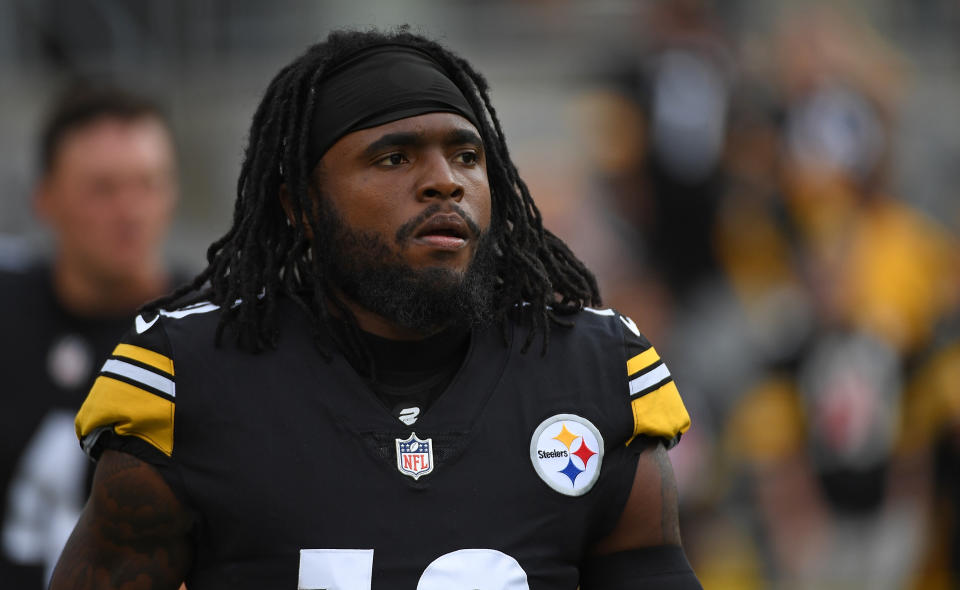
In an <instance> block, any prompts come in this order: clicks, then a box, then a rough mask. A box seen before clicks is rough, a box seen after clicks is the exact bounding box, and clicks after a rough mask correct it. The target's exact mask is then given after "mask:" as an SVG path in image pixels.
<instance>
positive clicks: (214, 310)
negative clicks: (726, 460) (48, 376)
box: [52, 29, 700, 590]
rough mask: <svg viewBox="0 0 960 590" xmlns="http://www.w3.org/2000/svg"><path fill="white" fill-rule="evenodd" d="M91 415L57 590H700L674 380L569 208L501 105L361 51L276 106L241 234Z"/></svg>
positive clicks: (431, 61)
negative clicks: (608, 300)
mask: <svg viewBox="0 0 960 590" xmlns="http://www.w3.org/2000/svg"><path fill="white" fill-rule="evenodd" d="M208 262H209V266H208V267H207V268H206V269H205V270H204V271H203V272H201V273H200V274H199V275H198V276H197V277H196V279H195V280H194V281H193V282H192V284H190V285H188V286H186V287H184V288H183V289H180V290H178V291H177V292H175V293H173V294H172V295H171V296H169V297H167V298H164V299H162V300H159V301H157V302H155V303H154V304H152V305H150V306H148V307H147V309H146V311H145V313H144V314H143V315H141V316H140V317H139V318H138V319H137V321H136V323H135V325H134V327H133V328H132V329H131V331H130V332H129V333H128V335H127V336H126V337H125V338H124V339H123V341H122V342H121V343H120V344H119V345H118V346H117V347H116V349H115V350H114V351H113V355H112V356H111V358H110V360H108V361H107V362H106V363H105V364H104V366H103V369H102V371H101V373H100V376H99V377H98V379H97V381H96V383H95V384H94V386H93V388H92V389H91V391H90V393H89V395H88V397H87V400H86V402H85V403H84V406H83V407H82V408H81V410H80V412H79V413H78V415H77V421H76V425H77V432H78V434H79V436H80V439H81V441H82V445H83V447H84V449H85V450H86V451H87V452H88V453H89V454H90V455H91V456H92V457H93V458H95V459H97V460H98V466H97V471H96V475H95V479H94V485H93V492H92V495H91V497H90V500H89V502H88V504H87V506H86V508H85V510H84V513H83V517H82V518H81V521H80V522H79V524H78V525H77V527H76V529H75V531H74V533H73V535H72V537H71V538H70V540H69V542H68V544H67V547H66V548H65V550H64V553H63V555H62V556H61V559H60V562H59V564H58V566H57V569H56V571H55V573H54V579H53V583H52V588H54V589H61V588H121V587H129V585H131V584H143V585H145V586H150V587H152V588H171V589H173V588H176V587H177V585H178V584H180V583H181V581H184V580H185V581H186V584H187V586H188V587H189V588H190V590H204V589H210V588H232V589H237V588H294V587H295V586H296V587H298V588H304V589H306V588H316V589H319V588H328V589H331V588H336V589H339V590H354V589H364V590H369V589H382V590H385V589H388V588H389V589H393V588H419V589H424V590H425V589H444V590H450V589H456V588H464V589H469V588H496V589H501V590H521V589H530V588H532V589H564V590H574V589H575V588H577V586H578V585H579V586H580V588H583V590H591V589H597V588H600V589H618V588H641V587H642V588H665V589H666V588H670V589H686V588H699V587H700V585H699V583H698V581H697V579H696V577H695V575H694V573H693V572H692V570H691V568H690V566H689V564H688V563H687V560H686V557H685V556H684V552H683V550H682V548H681V544H680V536H679V533H678V523H677V492H676V486H675V483H674V479H673V474H672V470H671V467H670V462H669V459H668V458H667V454H666V449H667V447H669V446H670V445H672V444H674V443H675V442H676V441H677V440H678V439H679V436H680V434H681V433H682V432H684V431H685V430H686V429H687V428H688V427H689V417H688V415H687V412H686V410H685V409H684V406H683V402H682V401H681V399H680V396H679V393H678V391H677V388H676V386H675V384H674V382H673V379H672V377H671V375H670V372H669V370H668V369H667V366H666V365H665V364H664V363H663V361H662V360H661V359H660V357H659V355H658V354H657V352H656V351H655V350H654V348H653V347H651V346H650V343H649V342H647V341H646V339H645V338H644V337H643V336H642V335H641V334H640V331H639V330H638V329H637V327H636V325H635V324H634V323H633V321H632V320H630V319H629V318H627V317H624V316H622V315H620V314H618V313H617V312H615V311H613V310H610V309H600V308H597V307H596V306H597V305H598V304H599V300H600V298H599V294H598V291H597V287H596V281H595V280H594V277H593V276H592V275H591V273H590V272H589V271H588V270H587V269H586V268H585V267H584V266H583V265H582V264H581V263H580V262H579V261H578V260H577V258H576V257H575V256H574V255H573V254H572V253H571V251H570V250H569V249H568V248H567V246H566V245H565V244H564V243H563V242H562V241H561V240H560V239H558V238H557V237H556V236H555V235H553V234H552V233H550V232H549V231H547V230H546V229H544V228H543V227H542V225H541V221H540V214H539V212H538V210H537V208H536V206H535V205H534V202H533V200H532V198H531V196H530V194H529V191H528V190H527V187H526V185H525V184H524V182H523V181H522V180H521V179H520V177H519V175H518V174H517V169H516V167H515V166H514V164H513V163H512V162H511V160H510V156H509V153H508V151H507V146H506V143H505V140H504V134H503V131H502V130H501V127H500V123H499V121H498V120H497V117H496V113H495V111H494V109H493V107H492V105H491V104H490V100H489V96H488V91H487V83H486V81H485V80H484V78H483V77H482V76H481V75H479V74H478V73H477V72H476V71H475V70H474V69H473V68H472V67H471V66H470V65H469V64H468V63H467V62H466V61H464V60H463V59H461V58H459V57H457V56H455V55H454V54H452V53H450V52H449V51H448V50H446V49H444V48H443V47H441V46H440V45H438V44H436V43H435V42H433V41H430V40H427V39H424V38H422V37H420V36H416V35H413V34H411V33H409V32H408V31H407V30H406V29H400V30H399V31H396V32H393V33H381V32H376V31H372V32H335V33H332V34H331V35H330V36H329V37H328V38H327V39H326V40H325V41H324V42H322V43H319V44H317V45H315V46H313V47H311V48H310V49H308V50H307V52H306V53H305V54H304V55H302V56H301V57H299V58H298V59H296V60H295V61H294V62H293V63H291V64H290V65H288V66H287V67H285V68H284V69H283V70H281V72H280V73H279V74H278V75H277V76H276V77H275V78H274V80H273V82H272V83H271V84H270V86H269V88H268V89H267V92H266V95H265V96H264V99H263V101H262V102H261V104H260V106H259V108H258V110H257V112H256V114H255V115H254V119H253V124H252V127H251V131H250V135H249V145H248V147H247V150H246V156H245V160H244V163H243V167H242V170H241V173H240V179H239V183H238V194H237V202H236V210H235V215H234V224H233V226H232V227H231V228H230V230H229V231H228V232H227V234H226V235H225V236H223V237H222V238H221V239H219V240H217V241H216V242H215V243H214V244H213V245H212V246H211V248H210V250H209V253H208Z"/></svg>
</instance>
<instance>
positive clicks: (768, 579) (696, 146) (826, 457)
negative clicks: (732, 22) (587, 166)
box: [584, 0, 957, 589]
mask: <svg viewBox="0 0 960 590" xmlns="http://www.w3.org/2000/svg"><path fill="white" fill-rule="evenodd" d="M709 8H710V4H709V3H705V2H694V1H686V0H683V1H676V2H661V3H657V4H656V5H655V7H654V9H653V12H652V15H651V17H650V19H649V20H650V22H652V23H655V25H654V26H653V27H652V28H653V29H654V31H653V32H652V35H651V36H652V38H654V39H659V41H657V42H651V43H649V44H647V45H646V46H644V47H643V48H641V49H640V50H638V51H636V52H634V53H631V54H628V56H627V57H626V58H623V59H620V60H617V63H621V64H625V66H626V67H624V68H622V69H621V70H620V71H619V73H618V74H614V75H612V76H610V77H609V78H608V83H607V85H606V90H605V91H604V92H601V93H595V94H594V95H592V96H591V97H590V99H589V100H587V101H584V104H585V106H586V107H588V109H589V110H591V114H592V115H593V116H594V119H593V120H591V121H590V122H591V123H593V124H594V126H593V128H592V129H590V130H589V131H590V134H588V135H587V140H588V142H587V147H588V149H589V152H590V155H592V156H593V161H594V167H595V176H596V178H597V179H598V180H599V182H598V192H599V193H601V194H602V195H604V197H605V198H606V200H607V203H608V204H609V211H610V215H609V222H610V229H611V230H612V233H615V234H617V235H620V236H621V237H622V239H623V241H624V242H625V243H627V244H632V245H633V252H634V255H633V256H632V257H631V258H629V259H630V261H631V263H630V264H625V263H624V255H623V253H619V254H618V255H611V256H610V257H609V258H610V260H612V261H615V262H614V264H612V265H611V268H604V269H603V272H602V273H600V274H599V277H598V278H599V280H600V281H601V282H604V281H610V282H612V283H613V286H612V288H608V292H610V293H611V294H613V295H614V296H616V294H617V293H618V292H623V293H626V294H628V295H629V294H631V293H636V292H644V291H645V292H647V293H648V294H647V295H646V296H644V297H637V296H635V295H634V296H633V298H634V305H636V306H638V307H640V308H642V309H636V308H631V305H630V303H629V302H617V305H618V306H619V307H622V308H624V309H631V312H632V313H633V314H634V315H636V316H638V317H644V318H645V319H644V321H645V323H646V324H647V325H654V326H660V327H661V328H662V333H661V334H660V335H659V336H658V339H659V340H661V341H664V342H666V343H667V344H668V347H667V348H668V350H669V353H670V355H671V358H672V359H674V360H673V362H672V364H671V367H672V368H673V370H674V371H675V372H676V374H678V375H681V376H682V378H683V379H684V383H685V390H686V392H687V397H686V400H687V403H688V404H689V405H690V406H691V407H692V408H693V410H694V411H695V412H696V413H697V415H698V417H699V420H698V422H697V427H696V428H694V429H692V430H691V432H688V433H687V435H686V437H685V445H684V447H683V448H682V449H678V451H677V452H676V453H675V454H674V457H673V460H674V464H675V466H676V470H677V475H678V479H679V480H680V481H681V482H682V483H683V485H682V486H681V488H682V489H684V490H685V494H684V496H683V497H681V502H682V504H681V507H682V509H683V510H684V511H685V512H686V514H685V517H684V519H683V522H684V525H685V539H686V540H687V547H688V552H689V553H690V555H691V561H692V562H693V563H694V564H695V566H696V568H697V571H698V574H699V575H700V577H701V579H702V580H703V581H704V585H705V586H706V587H711V588H737V589H743V588H765V587H769V585H771V584H773V585H776V586H777V587H781V586H782V587H801V588H808V587H813V588H820V587H844V588H855V587H860V588H868V587H869V588H903V587H907V586H908V585H909V584H911V583H912V580H913V578H914V572H915V570H916V569H917V566H918V564H919V563H920V562H921V561H923V560H924V557H923V552H924V551H925V550H926V549H925V548H926V547H927V545H925V544H924V543H923V539H924V536H925V534H926V522H925V519H924V511H925V510H926V509H927V508H928V506H927V505H926V504H927V502H928V498H929V495H928V492H929V490H928V489H927V488H928V486H929V483H930V481H931V477H932V475H933V474H932V473H931V471H930V469H929V467H930V466H929V459H930V455H929V453H930V452H931V448H932V446H931V445H932V444H933V442H931V444H930V445H926V446H924V445H922V444H919V441H922V440H928V436H927V435H926V434H924V435H923V436H918V431H921V430H925V429H927V428H928V426H929V429H928V430H926V432H928V433H931V435H930V436H933V435H932V433H939V434H938V435H937V437H936V438H935V441H939V443H938V444H939V446H938V447H937V449H938V451H937V452H938V455H937V457H938V465H944V464H947V461H949V457H955V455H951V454H950V452H951V451H950V449H952V448H953V447H951V444H952V442H951V441H953V439H952V438H950V436H949V435H948V434H947V433H949V432H953V431H952V430H950V429H949V428H948V427H947V426H948V425H949V424H952V422H951V421H950V420H947V419H941V420H939V422H938V423H937V424H933V423H931V422H930V421H929V420H928V421H927V422H922V423H921V422H918V421H916V420H910V419H908V418H907V416H908V415H913V414H915V413H916V412H917V411H921V410H922V412H923V413H924V415H925V416H934V415H937V416H943V415H946V416H955V415H956V414H955V413H949V412H938V411H932V410H931V408H934V407H935V408H941V409H942V408H944V407H950V408H952V407H955V406H954V405H951V404H952V403H953V402H949V401H944V400H953V399H954V398H952V397H950V396H948V395H947V394H945V393H941V394H937V395H935V396H931V394H930V391H931V388H930V387H921V386H910V385H908V384H909V383H911V382H913V381H916V380H917V378H915V377H914V375H915V373H916V372H917V370H918V369H917V367H918V365H921V364H924V363H921V362H920V361H921V360H923V359H925V358H928V357H929V359H928V360H927V361H926V363H929V364H930V366H931V367H933V368H931V369H930V370H928V371H926V372H925V373H924V375H925V376H926V377H925V378H926V379H928V380H930V379H934V378H933V377H930V374H931V373H934V372H936V374H937V375H938V377H936V378H935V379H936V381H937V382H938V384H939V387H938V391H948V390H949V389H950V387H948V386H947V385H945V384H946V383H951V384H953V383H955V381H953V380H951V379H950V378H949V376H948V375H945V374H943V372H942V371H943V370H944V368H945V367H948V366H951V365H950V363H949V362H946V361H944V360H943V359H944V358H947V355H949V353H950V350H952V349H951V348H950V347H949V346H943V345H941V348H940V349H938V350H940V354H934V353H933V352H931V351H930V344H931V338H932V337H933V335H934V333H935V330H934V327H935V326H937V325H938V324H939V323H942V319H941V318H943V317H945V316H946V317H949V315H950V313H951V311H952V310H955V309H956V284H957V283H956V281H955V280H951V279H949V278H948V277H951V276H956V266H955V260H956V258H955V257H956V242H955V240H954V239H953V237H952V236H951V235H950V234H949V233H948V232H947V231H946V230H945V228H944V227H942V226H941V225H940V224H939V223H937V222H935V221H933V220H931V219H929V218H927V217H925V216H924V215H922V214H921V213H919V212H918V211H917V210H915V209H914V208H912V207H910V206H909V205H908V204H907V203H906V202H905V201H904V200H902V199H900V198H897V197H895V196H893V195H891V193H890V186H891V178H890V177H891V172H892V166H891V160H892V157H893V150H894V147H895V143H894V142H895V130H896V127H895V124H894V120H895V116H896V110H897V106H898V104H899V102H898V101H899V97H900V95H901V93H902V91H903V89H902V85H903V76H902V70H903V68H902V66H901V65H900V63H899V59H900V58H899V57H897V56H896V54H895V53H894V52H893V51H892V50H891V49H890V48H889V47H887V46H885V45H884V43H883V42H882V41H881V40H880V39H878V38H877V36H876V35H875V34H874V33H873V32H872V31H871V30H870V29H869V28H868V27H866V26H863V25H858V24H856V23H858V22H859V21H858V20H857V19H856V18H853V17H852V16H851V15H847V16H846V18H844V17H841V16H840V15H838V14H835V13H832V12H815V13H808V14H806V15H804V16H802V17H799V18H793V19H789V20H788V25H787V26H786V27H784V29H783V31H782V34H781V35H780V36H779V37H778V38H777V39H775V40H768V39H760V38H745V39H740V40H739V44H738V45H737V46H736V53H735V54H734V53H733V50H732V49H726V47H728V46H727V45H725V44H724V43H723V40H724V38H725V37H724V35H723V34H722V28H721V27H720V26H719V24H718V23H719V21H718V20H717V19H716V18H715V15H711V13H710V11H709V10H708V9H709ZM645 16H646V14H645ZM854 16H855V15H854ZM771 41H775V42H773V43H771ZM773 48H777V50H776V51H775V50H774V49H773ZM733 55H735V56H736V59H734V57H733ZM731 62H732V63H733V66H730V65H727V66H725V67H723V66H718V65H717V64H730V63H731ZM710 64H713V65H712V66H711V65H710ZM611 82H612V83H611ZM671 89H672V90H671ZM668 90H669V92H668ZM671 113H672V116H671ZM658 120H659V122H658ZM711 121H712V123H711ZM668 123H670V124H668ZM717 134H719V137H720V138H721V140H720V141H719V143H718V142H717V139H716V138H717V137H718V135H717ZM671 145H673V146H680V147H678V148H677V149H675V150H674V149H671V148H670V146H671ZM707 146H714V149H713V150H708V149H706V147H707ZM708 154H712V156H711V157H710V158H707V157H706V156H707V155H708ZM698 157H699V159H698ZM671 158H674V159H671ZM694 161H697V162H700V165H699V166H693V165H692V163H693V162H694ZM683 162H686V163H687V164H688V165H687V166H681V165H680V164H681V163H683ZM708 163H709V165H707V164H708ZM697 172H699V173H697ZM665 178H666V179H670V182H665V180H664V179H665ZM666 227H670V228H672V229H671V230H669V231H668V232H666V233H667V234H668V235H666V236H664V235H663V233H664V231H663V229H662V228H666ZM658 236H659V237H658ZM626 251H627V252H629V251H630V249H629V247H628V248H627V249H626ZM664 266H667V267H669V268H668V270H667V271H666V272H664V270H663V267H664ZM671 275H673V276H671ZM618 287H619V288H618ZM649 293H654V294H655V295H653V296H650V295H649ZM676 308H682V312H675V311H674V309H676ZM651 316H652V318H651ZM937 359H939V360H937ZM934 368H935V369H939V371H934ZM913 392H916V394H914V393H913ZM953 395H955V394H953ZM931 397H938V399H940V400H941V402H940V403H939V404H931V403H929V402H930V398H931ZM916 400H921V403H920V404H919V405H920V406H921V410H915V409H912V408H914V406H917V405H918V404H917V403H916ZM684 453H690V457H688V458H687V457H684ZM688 459H689V460H688ZM948 471H949V470H944V469H940V470H939V471H937V473H938V474H941V475H940V477H939V479H938V480H937V481H938V482H942V484H941V485H940V488H938V489H940V493H939V497H940V499H941V503H947V502H948V501H947V498H951V497H953V496H952V494H953V495H955V493H956V491H955V490H956V488H955V485H954V487H951V485H953V484H951V483H950V481H952V480H951V479H950V478H949V477H946V476H944V475H943V474H944V473H947V472H948ZM685 478H689V479H685ZM950 513H951V514H952V511H951V512H950ZM938 514H943V512H942V510H941V512H940V513H938ZM940 528H941V529H945V528H947V527H940ZM953 530H954V532H953V533H950V532H948V531H942V532H943V534H942V535H941V536H942V537H943V536H949V535H950V534H954V535H955V529H953ZM939 548H940V547H938V549H939ZM940 553H943V552H942V551H940ZM941 557H943V556H942V555H941ZM945 561H946V559H945V558H943V559H940V561H939V562H938V563H941V564H942V563H945Z"/></svg>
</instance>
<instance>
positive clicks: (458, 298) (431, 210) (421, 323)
mask: <svg viewBox="0 0 960 590" xmlns="http://www.w3.org/2000/svg"><path fill="white" fill-rule="evenodd" d="M319 203H320V206H319V209H320V211H319V216H320V219H319V221H320V227H321V231H322V233H323V239H321V240H320V241H319V242H320V243H318V242H317V241H315V246H319V247H320V250H321V252H322V254H321V255H320V262H321V265H322V269H323V272H324V275H325V277H326V279H327V280H328V281H329V283H330V284H332V285H333V286H335V287H337V288H338V289H339V290H340V291H341V292H342V293H343V294H344V295H346V296H347V297H349V298H350V299H351V300H353V301H354V302H355V303H357V304H359V305H360V306H362V307H364V308H365V309H367V310H369V311H371V312H373V313H375V314H377V315H379V316H380V317H383V318H385V319H387V320H389V321H391V322H393V323H395V324H397V325H398V326H401V327H403V328H406V329H409V330H412V331H414V332H417V333H419V334H423V335H429V334H432V333H434V332H437V331H439V330H441V329H443V328H446V327H451V326H457V327H465V328H475V327H482V326H485V325H487V324H489V323H490V321H491V320H492V318H493V315H494V313H493V300H494V289H495V284H496V256H495V249H494V246H493V239H492V237H491V236H490V232H489V231H486V232H481V231H480V230H479V227H477V225H476V223H475V222H473V221H472V220H471V219H470V218H469V217H468V216H467V215H466V214H465V213H464V212H463V211H462V210H461V209H460V208H459V207H457V206H456V205H454V206H453V209H454V211H456V212H457V213H458V214H460V215H461V217H463V218H464V220H465V221H466V222H467V225H469V226H470V228H471V229H472V230H473V232H474V239H475V240H476V248H475V250H474V254H473V258H472V260H471V261H470V264H469V265H468V267H467V269H466V271H458V270H454V269H450V268H446V267H443V266H428V267H425V268H413V267H411V266H410V265H408V264H407V263H405V262H404V261H403V259H402V258H401V256H400V253H399V248H402V247H403V245H404V243H405V242H406V241H407V240H409V239H411V237H412V234H413V231H414V230H415V229H416V227H418V226H419V225H420V224H421V223H422V222H423V221H425V220H426V219H427V218H428V217H430V216H432V215H434V214H435V213H437V212H439V211H441V207H440V206H439V205H433V206H431V207H428V208H427V209H426V210H425V211H424V212H423V213H422V214H420V215H418V216H417V217H416V218H415V219H412V220H410V221H409V222H407V223H405V224H404V225H403V226H402V227H401V228H400V229H399V230H398V231H397V234H396V240H395V241H396V246H397V247H396V248H391V247H390V244H388V243H387V241H386V240H385V239H384V238H383V237H382V236H380V235H378V234H375V233H372V232H366V231H363V230H359V229H355V228H353V227H350V226H349V225H348V224H347V223H346V222H345V221H344V220H343V218H341V217H340V215H339V213H338V212H337V211H336V210H335V208H334V207H333V205H332V204H330V202H329V199H326V198H323V197H322V196H321V197H320V198H319Z"/></svg>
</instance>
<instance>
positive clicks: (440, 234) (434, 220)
mask: <svg viewBox="0 0 960 590" xmlns="http://www.w3.org/2000/svg"><path fill="white" fill-rule="evenodd" d="M471 237H473V236H472V232H471V231H470V227H469V226H468V225H467V223H466V221H464V219H463V218H462V217H460V216H459V215H457V214H456V213H438V214H436V215H433V216H432V217H430V218H428V219H427V220H426V221H424V222H423V224H422V225H421V226H420V227H419V228H417V231H416V233H415V234H414V236H413V241H414V242H417V243H420V244H423V245H425V246H429V247H431V248H437V249H440V250H459V249H460V248H463V247H464V246H466V244H467V241H469V240H470V238H471Z"/></svg>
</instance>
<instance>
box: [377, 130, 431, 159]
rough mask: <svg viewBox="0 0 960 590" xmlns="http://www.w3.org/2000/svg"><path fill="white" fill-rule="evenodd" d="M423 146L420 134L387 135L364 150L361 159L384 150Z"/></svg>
mask: <svg viewBox="0 0 960 590" xmlns="http://www.w3.org/2000/svg"><path fill="white" fill-rule="evenodd" d="M423 144H424V137H423V134H422V133H413V132H411V131H401V132H398V133H388V134H386V135H384V136H382V137H380V138H379V139H377V140H376V141H374V142H373V143H371V144H370V145H368V146H367V147H366V148H364V150H363V157H364V158H371V157H373V156H375V155H377V154H378V153H379V152H381V151H383V150H384V149H386V148H395V147H418V146H421V145H423Z"/></svg>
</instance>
